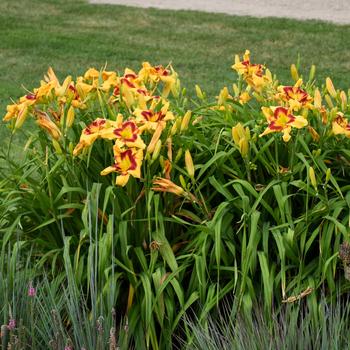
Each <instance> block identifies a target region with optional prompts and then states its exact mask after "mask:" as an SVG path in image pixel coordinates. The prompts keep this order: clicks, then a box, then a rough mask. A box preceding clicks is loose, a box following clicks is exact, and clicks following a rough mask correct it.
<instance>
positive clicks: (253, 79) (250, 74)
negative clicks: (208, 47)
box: [232, 50, 272, 91]
mask: <svg viewBox="0 0 350 350" xmlns="http://www.w3.org/2000/svg"><path fill="white" fill-rule="evenodd" d="M232 68H233V69H234V70H235V71H237V73H238V74H239V75H241V76H242V77H243V79H244V80H245V81H246V82H247V84H248V85H250V86H251V87H252V88H254V89H255V90H256V91H261V89H262V88H263V87H264V86H266V85H267V84H270V83H272V77H271V74H264V69H265V67H264V66H263V65H262V64H252V63H251V62H250V51H249V50H246V51H245V53H244V55H243V60H242V61H240V59H239V56H237V55H236V56H235V64H234V65H233V66H232Z"/></svg>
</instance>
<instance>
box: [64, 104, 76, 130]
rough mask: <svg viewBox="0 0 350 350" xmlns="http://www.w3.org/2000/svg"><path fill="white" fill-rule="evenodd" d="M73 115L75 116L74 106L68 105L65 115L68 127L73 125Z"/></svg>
mask: <svg viewBox="0 0 350 350" xmlns="http://www.w3.org/2000/svg"><path fill="white" fill-rule="evenodd" d="M74 116H75V112H74V108H73V106H70V107H69V109H68V112H67V116H66V125H67V127H68V128H70V127H71V126H72V125H73V122H74Z"/></svg>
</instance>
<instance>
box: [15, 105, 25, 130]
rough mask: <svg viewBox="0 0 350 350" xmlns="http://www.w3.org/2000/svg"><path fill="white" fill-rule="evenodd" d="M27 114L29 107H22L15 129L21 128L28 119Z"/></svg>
mask: <svg viewBox="0 0 350 350" xmlns="http://www.w3.org/2000/svg"><path fill="white" fill-rule="evenodd" d="M27 115H28V107H27V106H24V107H23V109H21V110H20V111H19V113H18V116H17V119H16V123H15V129H19V128H20V127H21V126H22V125H23V123H24V122H25V120H26V119H27Z"/></svg>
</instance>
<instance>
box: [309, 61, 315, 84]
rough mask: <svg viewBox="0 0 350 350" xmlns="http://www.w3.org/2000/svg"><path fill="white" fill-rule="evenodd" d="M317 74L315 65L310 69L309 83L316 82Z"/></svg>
mask: <svg viewBox="0 0 350 350" xmlns="http://www.w3.org/2000/svg"><path fill="white" fill-rule="evenodd" d="M315 74H316V66H315V65H314V64H313V65H312V66H311V68H310V74H309V81H312V80H314V78H315Z"/></svg>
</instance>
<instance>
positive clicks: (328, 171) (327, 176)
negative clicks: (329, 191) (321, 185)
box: [326, 168, 332, 183]
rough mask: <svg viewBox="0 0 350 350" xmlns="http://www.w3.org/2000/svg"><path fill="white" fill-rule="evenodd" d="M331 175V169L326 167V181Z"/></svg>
mask: <svg viewBox="0 0 350 350" xmlns="http://www.w3.org/2000/svg"><path fill="white" fill-rule="evenodd" d="M331 176H332V171H331V169H330V168H327V171H326V183H328V182H329V180H330V179H331Z"/></svg>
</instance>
